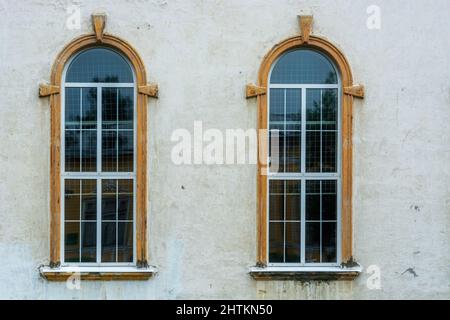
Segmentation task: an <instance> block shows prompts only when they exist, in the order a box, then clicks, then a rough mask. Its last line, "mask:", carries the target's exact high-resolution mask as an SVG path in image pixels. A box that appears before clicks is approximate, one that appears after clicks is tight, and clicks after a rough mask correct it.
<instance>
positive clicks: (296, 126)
mask: <svg viewBox="0 0 450 320" xmlns="http://www.w3.org/2000/svg"><path fill="white" fill-rule="evenodd" d="M301 97H302V92H301V89H286V130H301V119H302V99H301Z"/></svg>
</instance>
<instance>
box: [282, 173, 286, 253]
mask: <svg viewBox="0 0 450 320" xmlns="http://www.w3.org/2000/svg"><path fill="white" fill-rule="evenodd" d="M283 183H284V195H283V262H286V181H284V182H283Z"/></svg>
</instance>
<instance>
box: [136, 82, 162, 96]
mask: <svg viewBox="0 0 450 320" xmlns="http://www.w3.org/2000/svg"><path fill="white" fill-rule="evenodd" d="M138 90H139V93H142V94H145V95H147V96H149V97H152V98H158V92H159V91H158V90H159V89H158V85H157V84H148V85H145V86H139V87H138Z"/></svg>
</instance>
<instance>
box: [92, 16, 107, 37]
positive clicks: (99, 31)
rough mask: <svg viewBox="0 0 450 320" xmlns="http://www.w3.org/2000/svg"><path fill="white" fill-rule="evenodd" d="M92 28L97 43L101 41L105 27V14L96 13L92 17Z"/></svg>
mask: <svg viewBox="0 0 450 320" xmlns="http://www.w3.org/2000/svg"><path fill="white" fill-rule="evenodd" d="M92 26H93V28H94V32H95V36H96V38H97V41H98V42H102V41H103V32H104V31H105V26H106V14H104V13H98V14H93V15H92Z"/></svg>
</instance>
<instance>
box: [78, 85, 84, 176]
mask: <svg viewBox="0 0 450 320" xmlns="http://www.w3.org/2000/svg"><path fill="white" fill-rule="evenodd" d="M79 130H80V153H79V154H80V170H79V171H80V172H82V171H83V160H82V159H83V89H81V88H80V128H79Z"/></svg>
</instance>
